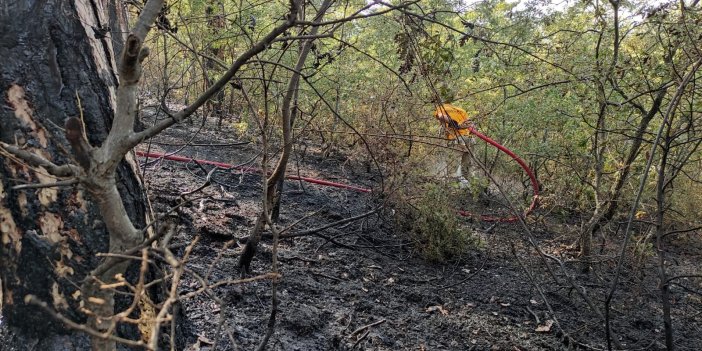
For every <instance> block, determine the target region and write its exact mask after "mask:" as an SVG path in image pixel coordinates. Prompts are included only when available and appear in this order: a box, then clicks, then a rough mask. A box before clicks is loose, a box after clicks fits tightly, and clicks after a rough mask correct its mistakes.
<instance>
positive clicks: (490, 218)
mask: <svg viewBox="0 0 702 351" xmlns="http://www.w3.org/2000/svg"><path fill="white" fill-rule="evenodd" d="M468 130H470V132H471V133H473V134H475V136H477V137H478V138H480V139H482V140H483V141H485V142H486V143H488V144H490V145H492V146H494V147H496V148H497V149H498V150H500V151H502V152H504V153H506V154H507V155H509V157H511V158H512V159H513V160H515V161H517V163H519V166H520V167H522V169H523V170H524V172H526V174H527V175H528V176H529V180H531V187H532V189H533V190H534V196H533V197H532V199H531V204H530V205H529V208H527V209H526V211H524V214H523V215H524V217H526V216H528V215H529V214H530V213H531V212H532V211H534V209H535V208H536V206H537V204H538V200H539V182H538V181H537V180H536V176H534V172H532V171H531V169H530V168H529V166H527V164H526V163H525V162H524V161H523V160H522V159H521V158H519V156H517V155H516V154H515V153H514V152H512V150H510V149H508V148H506V147H504V146H502V145H500V144H498V143H497V142H496V141H494V140H492V139H490V138H489V137H488V136H486V135H485V134H482V133H480V132H478V131H477V130H475V128H473V127H468ZM458 213H459V214H460V215H461V216H466V217H470V216H473V214H472V213H470V212H467V211H463V210H459V211H458ZM480 219H482V220H483V221H486V222H515V221H517V220H519V217H518V216H516V215H515V216H511V217H493V216H485V215H483V216H480Z"/></svg>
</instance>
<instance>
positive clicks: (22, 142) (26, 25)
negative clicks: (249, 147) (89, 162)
mask: <svg viewBox="0 0 702 351" xmlns="http://www.w3.org/2000/svg"><path fill="white" fill-rule="evenodd" d="M0 3H2V5H0V57H2V58H3V64H2V66H1V67H0V93H1V94H2V100H3V102H4V104H3V108H1V109H0V141H3V142H6V143H8V144H15V145H18V146H22V147H24V149H25V150H27V151H30V152H34V153H36V154H39V155H42V156H44V157H45V158H47V159H49V160H52V161H53V162H54V163H57V164H65V163H68V161H69V160H70V158H71V157H73V156H71V155H72V153H71V151H70V147H69V146H68V143H67V142H66V139H65V137H64V135H65V132H64V130H63V128H62V127H63V126H64V122H65V120H66V119H67V118H69V117H79V118H80V116H81V115H82V117H83V119H84V122H85V125H86V129H87V130H86V134H87V136H88V139H89V141H90V143H91V144H92V145H96V146H97V145H100V144H101V143H102V142H103V141H104V140H105V137H106V135H107V132H108V131H109V128H110V125H111V122H112V119H113V117H114V111H115V105H116V101H115V90H116V87H117V68H116V64H115V57H116V55H117V54H118V53H119V51H117V50H121V47H122V45H123V43H124V37H123V36H122V33H126V27H125V24H126V12H125V11H124V8H123V7H122V6H123V2H121V1H116V0H76V1H66V0H45V1H38V0H15V1H8V0H3V1H0ZM81 109H82V113H81ZM77 161H78V163H80V160H77ZM135 170H136V168H135V162H134V159H133V158H132V157H131V156H127V158H126V161H123V162H122V163H121V164H120V166H119V167H118V170H117V179H118V180H117V181H118V188H119V191H120V194H121V196H122V201H123V203H124V206H125V208H126V211H127V214H128V216H129V217H130V219H131V220H132V222H133V223H134V225H135V226H136V227H137V228H140V227H144V224H145V220H146V215H147V213H148V211H147V208H146V205H145V204H146V202H145V194H144V192H143V189H142V186H141V182H140V180H139V178H138V176H137V174H138V173H136V172H135ZM56 181H57V180H56V179H54V178H53V177H51V176H49V175H48V174H46V172H42V171H41V170H36V169H35V168H31V167H28V166H26V165H23V164H22V162H21V161H18V160H17V159H16V158H15V157H11V156H9V155H8V154H0V234H1V241H0V243H1V244H2V245H1V246H0V279H1V281H2V282H1V283H2V284H1V285H2V290H1V291H2V295H1V296H2V302H1V303H2V305H1V307H2V309H1V311H2V324H1V325H0V328H2V330H1V331H0V344H4V346H8V347H9V348H11V349H15V350H25V349H34V350H71V349H76V350H85V349H88V348H89V346H88V340H87V337H86V336H85V335H78V334H77V333H75V332H72V331H68V330H66V329H65V327H64V326H63V325H62V324H61V323H58V322H56V321H55V320H54V319H52V318H51V317H49V316H48V315H47V314H46V313H45V312H43V311H41V310H39V309H38V308H36V307H34V306H31V305H27V304H25V303H24V298H25V296H26V295H28V294H33V295H36V296H37V297H38V298H39V299H40V300H42V301H44V302H47V303H48V304H49V306H51V307H53V308H54V309H55V310H56V311H58V312H60V313H61V314H63V315H64V316H66V317H68V318H70V319H72V320H74V321H78V322H81V323H82V322H85V315H84V314H83V313H81V312H80V311H79V301H80V292H79V291H80V286H81V283H82V281H83V279H84V278H85V277H86V276H87V275H88V274H89V272H90V271H91V270H92V269H94V268H95V267H96V266H97V264H98V261H99V260H98V258H97V257H96V255H95V254H96V253H98V252H107V251H108V246H109V235H108V233H107V230H106V228H105V225H104V221H103V219H102V218H101V216H100V213H99V210H98V208H97V207H96V205H95V204H94V203H93V199H91V197H90V196H89V195H88V194H86V192H85V191H83V190H82V189H80V188H78V187H63V188H43V189H24V190H13V189H11V188H12V187H13V186H16V185H18V184H23V183H54V182H56ZM10 336H11V339H8V338H10ZM130 337H133V335H132V336H130Z"/></svg>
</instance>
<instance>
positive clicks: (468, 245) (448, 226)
mask: <svg viewBox="0 0 702 351" xmlns="http://www.w3.org/2000/svg"><path fill="white" fill-rule="evenodd" d="M420 189H421V190H420ZM415 190H419V191H420V192H421V194H420V195H419V196H418V197H415V198H410V197H407V196H406V195H405V196H402V199H399V201H396V202H395V206H396V207H395V209H396V212H395V223H396V225H397V228H398V229H400V230H401V232H404V233H407V234H408V235H409V236H410V237H411V238H412V240H413V241H414V245H415V249H416V250H417V251H418V252H419V254H420V255H421V256H422V257H424V258H425V259H426V260H429V261H432V262H446V261H448V260H452V259H455V258H458V257H460V256H462V255H465V254H466V253H468V252H469V251H470V250H474V249H475V248H476V247H477V245H478V240H477V239H476V238H475V237H474V236H472V234H471V233H470V231H469V229H468V228H466V227H465V226H464V225H463V224H462V223H461V222H460V219H459V217H458V216H457V215H456V208H455V207H456V204H455V203H454V202H452V201H450V199H451V198H453V197H452V196H449V195H448V193H450V192H454V191H455V190H452V189H451V188H450V187H448V186H446V185H445V184H432V183H427V184H422V186H421V187H417V189H415Z"/></svg>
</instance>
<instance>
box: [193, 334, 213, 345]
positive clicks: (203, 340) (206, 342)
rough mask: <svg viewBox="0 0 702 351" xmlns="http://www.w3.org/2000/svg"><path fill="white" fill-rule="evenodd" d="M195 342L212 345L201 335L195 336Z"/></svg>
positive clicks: (210, 341) (211, 342)
mask: <svg viewBox="0 0 702 351" xmlns="http://www.w3.org/2000/svg"><path fill="white" fill-rule="evenodd" d="M197 341H199V342H201V343H203V344H208V345H214V341H212V340H210V339H208V338H206V337H204V336H202V335H198V336H197Z"/></svg>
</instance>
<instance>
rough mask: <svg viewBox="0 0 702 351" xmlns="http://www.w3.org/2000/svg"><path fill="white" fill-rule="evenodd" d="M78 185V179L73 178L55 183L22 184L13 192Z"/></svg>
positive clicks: (14, 188)
mask: <svg viewBox="0 0 702 351" xmlns="http://www.w3.org/2000/svg"><path fill="white" fill-rule="evenodd" d="M75 184H78V179H76V178H71V179H66V180H62V181H58V182H55V183H46V184H43V183H35V184H22V185H15V186H13V187H12V188H11V189H12V190H23V189H42V188H53V187H59V186H71V185H75Z"/></svg>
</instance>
